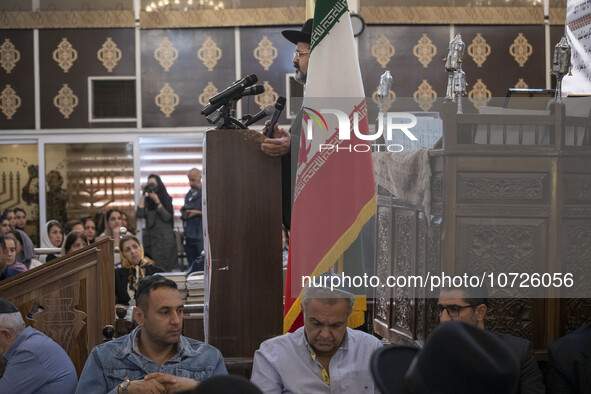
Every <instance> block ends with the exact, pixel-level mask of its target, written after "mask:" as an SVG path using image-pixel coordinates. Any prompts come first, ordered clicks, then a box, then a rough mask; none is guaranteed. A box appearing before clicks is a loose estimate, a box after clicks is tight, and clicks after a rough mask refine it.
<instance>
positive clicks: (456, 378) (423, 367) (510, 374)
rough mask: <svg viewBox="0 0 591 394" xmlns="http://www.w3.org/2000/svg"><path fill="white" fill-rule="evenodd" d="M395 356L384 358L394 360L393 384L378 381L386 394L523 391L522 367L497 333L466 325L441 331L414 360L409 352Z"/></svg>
mask: <svg viewBox="0 0 591 394" xmlns="http://www.w3.org/2000/svg"><path fill="white" fill-rule="evenodd" d="M392 352H393V355H392V357H387V358H385V357H383V359H384V360H386V359H387V360H388V363H389V364H390V368H391V371H392V372H391V375H392V377H393V379H391V380H390V381H389V386H388V387H386V388H381V387H379V385H378V384H377V383H378V382H377V380H376V385H378V388H379V389H381V390H382V392H383V393H384V394H386V393H394V392H396V393H404V394H426V393H441V394H448V393H449V394H452V393H453V394H473V393H479V394H488V393H490V394H512V393H515V392H516V390H517V386H518V381H519V374H520V366H519V362H518V360H517V359H516V358H515V356H514V355H513V352H512V351H511V349H510V348H509V347H508V346H507V345H506V344H505V343H504V342H503V341H501V340H500V339H499V338H498V337H497V336H496V335H495V334H494V333H491V332H488V331H486V330H483V329H480V328H478V327H475V326H472V325H469V324H466V323H460V322H447V323H442V324H440V325H439V326H437V328H436V329H435V330H434V331H433V333H432V334H431V335H430V337H429V338H428V339H427V343H426V344H425V347H424V348H423V349H422V350H421V351H419V352H418V353H417V355H416V356H415V357H414V359H412V360H411V359H410V356H409V353H408V351H403V350H402V349H399V350H396V349H394V350H392ZM381 370H382V371H383V370H384V367H383V366H382V368H381ZM395 370H396V371H395Z"/></svg>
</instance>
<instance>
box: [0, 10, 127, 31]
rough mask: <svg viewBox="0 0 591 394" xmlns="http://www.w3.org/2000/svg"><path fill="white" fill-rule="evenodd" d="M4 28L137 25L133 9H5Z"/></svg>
mask: <svg viewBox="0 0 591 394" xmlns="http://www.w3.org/2000/svg"><path fill="white" fill-rule="evenodd" d="M0 20H1V21H2V28H3V29H90V28H99V27H104V28H107V27H135V17H134V15H133V11H132V10H109V11H35V12H29V11H27V12H21V11H8V12H6V11H3V12H0Z"/></svg>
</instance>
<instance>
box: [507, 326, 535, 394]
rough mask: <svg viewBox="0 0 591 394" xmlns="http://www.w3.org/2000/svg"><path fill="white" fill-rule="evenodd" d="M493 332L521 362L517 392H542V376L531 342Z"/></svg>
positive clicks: (532, 393) (531, 393) (529, 393)
mask: <svg viewBox="0 0 591 394" xmlns="http://www.w3.org/2000/svg"><path fill="white" fill-rule="evenodd" d="M495 334H496V335H497V336H498V337H499V338H500V339H501V340H502V341H503V342H505V344H507V346H509V348H510V349H511V350H512V351H513V352H514V355H515V357H516V358H517V360H519V363H520V364H521V373H520V376H519V390H518V391H517V392H518V393H521V394H526V393H527V394H543V393H544V377H543V376H542V372H540V368H539V367H538V362H537V361H536V356H535V355H534V345H533V344H532V342H531V341H528V340H527V339H523V338H519V337H515V336H513V335H508V334H501V333H495Z"/></svg>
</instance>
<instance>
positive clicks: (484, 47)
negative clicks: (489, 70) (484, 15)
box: [468, 33, 490, 67]
mask: <svg viewBox="0 0 591 394" xmlns="http://www.w3.org/2000/svg"><path fill="white" fill-rule="evenodd" d="M468 55H470V57H471V58H472V60H474V63H476V65H477V66H478V67H482V65H483V64H484V62H485V61H486V58H487V57H488V56H489V55H490V45H488V43H487V42H486V40H485V39H484V37H482V34H480V33H478V34H476V37H474V39H473V40H472V43H471V44H470V45H468Z"/></svg>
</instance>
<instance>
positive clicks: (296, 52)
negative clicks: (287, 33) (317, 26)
mask: <svg viewBox="0 0 591 394" xmlns="http://www.w3.org/2000/svg"><path fill="white" fill-rule="evenodd" d="M309 54H310V52H298V51H295V52H294V53H293V56H294V57H295V58H296V59H299V58H301V57H302V56H304V55H309Z"/></svg>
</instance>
